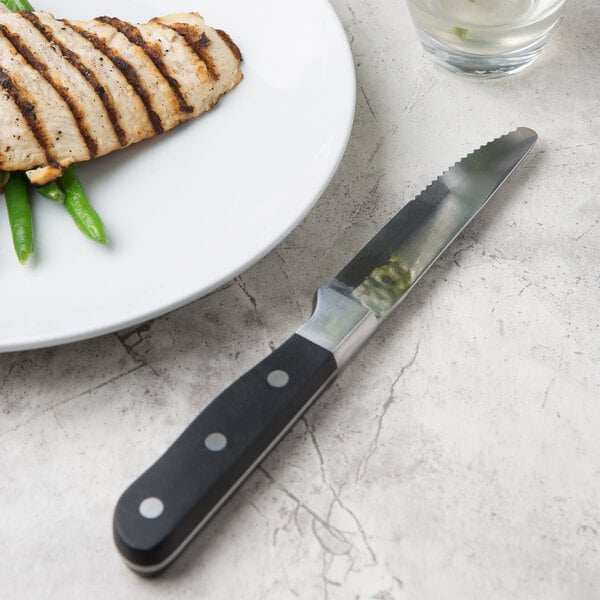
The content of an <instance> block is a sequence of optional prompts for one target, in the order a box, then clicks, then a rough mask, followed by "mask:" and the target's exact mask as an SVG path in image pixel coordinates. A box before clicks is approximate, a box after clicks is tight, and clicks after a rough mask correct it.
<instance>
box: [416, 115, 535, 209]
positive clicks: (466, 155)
mask: <svg viewBox="0 0 600 600" xmlns="http://www.w3.org/2000/svg"><path fill="white" fill-rule="evenodd" d="M521 130H523V131H528V132H529V133H530V134H533V144H532V145H531V147H533V146H534V145H535V143H536V142H537V140H538V134H537V132H536V131H535V130H533V129H531V128H530V127H517V128H515V129H513V130H511V131H509V132H508V133H503V134H502V135H499V136H498V137H495V138H494V139H493V140H490V141H488V142H486V143H485V144H482V145H481V146H479V147H478V148H475V149H474V150H471V152H469V153H468V154H465V155H464V156H463V157H462V158H460V159H459V160H457V161H456V162H455V163H454V164H452V165H450V166H449V167H448V168H447V169H446V170H445V171H444V172H442V173H441V174H440V175H438V176H437V177H436V178H435V179H432V180H431V182H430V183H429V184H427V186H425V187H424V188H423V189H422V190H421V191H420V192H419V193H417V194H415V196H414V197H415V199H416V198H418V197H419V196H421V195H422V194H424V193H425V192H427V191H428V190H429V189H430V188H431V187H433V185H434V184H435V183H437V182H438V181H440V180H441V179H443V178H444V177H445V176H446V175H447V174H448V173H449V172H450V171H452V169H455V168H456V167H457V166H458V165H459V164H460V163H461V162H463V161H464V160H466V159H467V158H469V157H470V156H473V155H474V154H475V153H476V152H479V151H480V150H483V149H484V148H487V146H491V145H492V144H494V143H496V142H497V141H498V140H500V139H502V138H507V137H508V136H510V135H513V134H515V133H517V132H518V131H521ZM529 150H531V148H530V149H529ZM529 150H528V152H529ZM525 154H527V152H526V153H525Z"/></svg>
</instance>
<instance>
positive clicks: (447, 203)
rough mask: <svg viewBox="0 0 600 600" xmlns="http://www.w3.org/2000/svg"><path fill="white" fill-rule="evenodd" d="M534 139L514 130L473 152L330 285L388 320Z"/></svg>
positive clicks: (529, 132)
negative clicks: (397, 305)
mask: <svg viewBox="0 0 600 600" xmlns="http://www.w3.org/2000/svg"><path fill="white" fill-rule="evenodd" d="M536 140H537V134H536V133H535V131H532V130H531V129H527V128H524V127H522V128H519V129H517V130H516V131H513V132H511V133H509V134H507V135H503V136H502V137H499V138H498V139H496V140H494V141H492V142H490V143H488V144H486V145H485V146H482V147H481V148H479V149H478V150H475V151H474V152H472V153H471V154H469V155H468V156H466V157H465V158H463V159H462V160H460V161H459V162H457V163H456V164H455V165H454V166H453V167H451V168H450V169H448V171H446V172H445V173H444V174H443V175H441V176H440V177H438V178H437V179H436V180H435V181H433V182H432V183H431V184H430V185H429V186H428V187H427V188H426V189H425V190H423V191H422V192H421V193H420V194H419V195H418V196H417V197H416V198H415V199H414V200H412V201H411V202H409V203H408V204H407V205H406V206H405V207H404V208H403V209H402V210H401V211H400V212H399V213H398V214H397V215H396V216H395V217H394V218H393V219H392V220H391V221H390V222H389V223H388V224H387V225H386V226H385V227H384V228H383V229H382V230H381V231H380V232H379V233H378V234H377V235H376V236H375V237H374V238H373V239H372V240H371V241H370V242H369V243H368V244H367V245H366V246H365V247H364V248H363V249H362V250H361V251H360V252H359V253H358V254H357V255H356V256H355V257H354V258H353V259H352V260H351V261H350V262H349V263H348V265H346V266H345V267H344V268H343V269H342V270H341V271H340V273H338V275H337V276H336V277H335V278H334V279H333V280H332V281H331V282H330V283H329V286H330V287H332V288H333V289H336V290H338V291H341V292H342V293H344V294H347V295H351V296H352V297H353V298H356V299H357V300H358V301H359V302H361V304H363V305H364V306H366V307H367V308H368V309H369V310H371V311H372V312H373V313H374V314H375V316H376V317H378V318H384V317H385V316H387V315H388V314H389V313H390V312H391V311H392V310H393V309H394V307H395V306H396V304H398V302H400V301H401V300H402V298H404V296H405V295H406V294H407V293H408V292H409V291H410V289H411V288H412V287H413V286H414V285H415V284H416V283H417V281H419V279H420V278H421V277H422V276H423V275H424V273H425V272H426V271H427V269H429V267H430V266H431V265H432V264H433V263H434V262H435V261H436V259H437V258H438V257H439V256H440V255H441V254H442V253H443V252H444V250H445V249H446V248H447V247H448V246H449V245H450V244H451V243H452V241H453V240H454V239H455V238H456V237H457V236H458V235H459V234H460V232H461V231H462V230H463V229H464V228H465V227H466V226H467V224H468V223H469V222H470V221H471V220H472V219H473V217H474V216H475V215H476V214H477V213H478V212H479V211H480V210H481V209H482V208H483V207H484V206H485V204H486V203H487V201H488V200H489V199H490V198H491V197H492V196H493V195H494V193H495V192H496V191H497V190H498V188H499V187H500V186H501V185H502V184H503V183H504V181H505V180H506V179H507V178H508V176H509V175H510V174H511V173H512V172H513V171H514V169H515V168H516V167H517V166H518V165H519V163H520V162H521V161H522V160H523V158H525V156H526V155H527V153H528V152H529V150H531V148H532V147H533V146H534V144H535V142H536Z"/></svg>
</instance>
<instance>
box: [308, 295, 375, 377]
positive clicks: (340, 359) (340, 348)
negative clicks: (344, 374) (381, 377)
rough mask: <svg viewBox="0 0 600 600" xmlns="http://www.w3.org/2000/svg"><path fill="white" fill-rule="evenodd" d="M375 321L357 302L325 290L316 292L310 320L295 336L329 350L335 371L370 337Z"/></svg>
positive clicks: (370, 313)
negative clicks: (334, 363)
mask: <svg viewBox="0 0 600 600" xmlns="http://www.w3.org/2000/svg"><path fill="white" fill-rule="evenodd" d="M378 324H379V322H378V320H377V317H376V316H375V315H374V314H373V313H372V312H371V311H370V310H369V309H368V308H365V307H364V306H363V305H362V304H361V303H360V302H358V301H357V300H354V299H353V298H351V297H349V296H346V295H345V294H342V293H340V292H338V291H336V290H334V289H332V288H330V287H328V286H322V287H320V288H319V291H318V292H317V306H316V308H315V312H314V313H313V315H312V317H311V318H310V319H309V320H308V321H307V322H306V323H305V324H304V325H303V326H302V327H300V329H298V331H297V332H296V333H297V334H298V335H301V336H302V337H304V338H306V339H307V340H310V341H311V342H313V343H315V344H317V345H319V346H321V348H325V349H326V350H329V351H330V352H331V353H332V354H333V355H334V357H335V362H336V364H337V365H338V369H340V368H342V367H343V366H344V365H345V364H346V363H347V362H348V361H349V360H350V359H351V358H352V356H353V355H354V354H355V353H356V352H357V351H358V350H359V349H360V348H361V347H362V345H363V344H364V343H365V342H366V341H367V340H368V339H369V338H370V337H371V335H372V334H373V332H374V331H375V329H377V325H378Z"/></svg>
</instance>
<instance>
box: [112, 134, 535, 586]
mask: <svg viewBox="0 0 600 600" xmlns="http://www.w3.org/2000/svg"><path fill="white" fill-rule="evenodd" d="M536 140H537V134H536V133H535V132H534V131H533V130H531V129H528V128H525V127H522V128H519V129H516V130H515V131H512V132H511V133H508V134H507V135H504V136H502V137H499V138H497V139H496V140H494V141H492V142H490V143H488V144H486V145H485V146H482V147H481V148H479V149H478V150H476V151H475V152H473V153H471V154H469V155H468V156H466V157H465V158H463V159H462V160H460V161H459V162H458V163H456V164H455V165H454V166H453V167H451V168H450V169H449V170H448V171H446V172H445V173H444V174H443V175H441V176H440V177H438V178H437V179H436V180H434V181H433V182H432V183H431V184H430V185H429V186H428V187H427V188H426V189H425V190H424V191H423V192H421V193H420V194H419V195H418V196H417V197H416V198H415V199H414V200H412V201H411V202H409V203H408V204H406V206H404V208H402V210H400V212H398V213H397V214H396V216H395V217H393V218H392V220H391V221H389V223H387V225H385V226H384V227H383V229H381V231H379V233H377V234H376V235H375V237H373V239H371V241H370V242H368V243H367V245H366V246H365V247H364V248H363V249H362V250H361V251H360V252H359V253H358V254H357V255H356V256H355V257H354V258H353V259H352V260H351V261H350V262H349V263H348V264H347V265H346V266H345V267H344V268H343V269H342V270H341V271H340V273H338V274H337V275H336V277H335V278H334V279H332V280H331V281H330V282H329V283H328V284H326V285H324V286H322V287H321V288H319V290H318V292H317V303H316V308H315V311H314V313H313V315H312V317H311V318H310V320H309V321H307V322H306V323H305V324H304V325H302V327H300V329H298V330H297V331H296V333H295V334H294V335H292V337H290V338H289V339H288V340H287V341H286V342H285V343H284V344H283V345H281V346H280V347H279V348H278V349H277V350H275V351H274V352H273V353H272V354H271V355H270V356H268V357H267V358H265V359H264V360H263V361H262V362H260V363H259V364H258V365H256V366H255V367H254V368H253V369H251V370H250V371H248V372H247V373H246V374H245V375H242V376H241V377H240V378H239V379H238V380H237V381H235V383H233V384H232V385H231V386H230V387H229V388H227V389H226V390H225V391H224V392H223V393H222V394H220V395H219V396H218V397H217V398H216V399H215V400H213V401H212V402H211V403H210V404H209V405H208V406H207V407H206V408H205V409H204V410H203V411H202V413H201V414H200V415H199V416H198V417H197V418H196V419H195V420H194V421H193V422H192V423H191V425H189V426H188V428H187V429H186V430H185V431H184V432H183V433H182V434H181V435H180V437H179V438H178V439H177V440H176V441H175V442H174V443H173V445H172V446H171V447H170V448H169V449H168V450H167V451H166V452H165V453H164V454H163V455H162V457H160V458H159V459H158V461H157V462H156V463H155V464H154V465H152V466H151V467H150V468H149V469H148V470H147V471H146V472H145V473H143V474H142V475H141V476H140V477H139V478H138V479H137V480H136V481H135V482H134V483H133V484H132V485H131V486H130V487H129V488H128V489H127V490H126V491H125V492H124V493H123V495H122V496H121V498H120V499H119V501H118V503H117V506H116V508H115V513H114V520H113V534H114V539H115V543H116V546H117V548H118V549H119V551H120V552H121V554H122V556H123V558H124V560H125V562H126V564H127V565H128V566H129V567H130V568H131V569H133V570H134V571H136V572H138V573H140V574H142V575H154V574H157V573H159V572H160V571H162V570H163V569H164V568H165V567H167V566H168V565H169V564H170V563H171V562H172V561H173V560H174V559H175V558H176V557H177V556H178V555H179V553H180V552H181V551H182V550H183V549H184V548H185V547H186V545H187V544H188V543H189V542H190V541H191V540H192V539H193V537H194V536H195V535H196V534H197V533H198V532H199V531H200V529H201V528H202V527H203V526H204V525H205V524H206V523H207V522H208V520H209V519H210V518H211V517H212V516H213V515H214V514H215V513H216V511H217V510H218V509H219V508H220V507H221V506H222V505H223V504H224V503H225V501H226V500H227V499H228V498H229V497H230V496H231V495H232V494H233V492H234V491H235V490H236V489H237V488H238V487H239V485H240V484H241V483H242V482H243V481H244V480H245V479H246V478H247V477H248V476H249V475H250V473H251V472H252V471H253V470H254V468H255V467H256V466H258V464H259V463H260V462H261V461H262V460H263V458H265V456H266V455H267V454H268V453H269V451H270V450H272V449H273V447H274V446H275V445H276V444H277V443H278V442H279V440H281V438H282V437H283V436H284V435H285V433H286V432H287V431H288V430H289V429H290V428H291V427H292V425H293V424H294V423H295V422H296V421H297V420H298V418H299V417H300V416H301V415H302V414H303V412H304V411H305V410H306V409H307V408H308V407H309V406H310V405H311V403H312V402H313V401H314V400H315V399H316V398H317V397H318V395H319V394H320V393H321V392H322V391H323V390H324V389H325V387H326V386H327V385H328V384H329V383H330V382H331V381H332V380H333V378H334V377H335V376H336V374H337V373H338V372H339V371H340V369H341V368H342V367H344V365H346V364H347V363H348V361H349V360H350V359H351V358H352V356H353V354H354V353H355V352H356V351H357V350H358V349H359V348H360V347H361V346H362V345H363V344H364V343H365V342H366V340H367V339H368V338H369V337H370V336H371V335H372V334H373V332H374V331H375V330H376V328H377V327H378V325H379V324H380V323H381V322H382V321H383V320H384V319H385V317H386V316H387V315H388V314H390V312H391V311H392V310H393V309H394V308H395V307H396V306H397V305H398V304H399V303H400V301H401V300H402V299H403V298H404V297H405V296H406V295H407V294H408V292H409V291H410V290H411V289H412V288H413V286H414V285H415V284H416V283H417V282H418V281H419V279H420V278H421V277H422V276H423V274H424V273H425V272H426V271H427V270H428V269H429V267H430V266H431V265H432V264H433V263H434V262H435V260H436V259H437V258H438V257H439V256H440V255H441V254H442V252H444V250H445V249H446V248H447V247H448V246H449V245H450V244H451V242H452V241H453V240H454V239H455V238H456V237H457V236H458V234H459V233H460V232H461V231H462V230H463V229H464V228H465V226H466V225H467V224H468V223H469V222H470V221H471V219H473V217H474V216H475V215H476V214H477V213H478V212H479V211H480V210H481V209H482V207H483V206H484V205H485V204H486V202H487V201H488V200H489V199H490V198H491V197H492V196H493V195H494V193H495V192H496V191H497V190H498V188H499V187H500V186H501V185H502V184H503V183H504V181H505V180H506V179H507V178H508V177H509V175H510V174H511V173H512V172H513V171H514V169H515V168H516V167H517V166H518V165H519V164H520V163H521V161H522V160H523V159H524V158H525V156H526V155H527V153H528V152H529V151H530V150H531V148H532V147H533V146H534V144H535V142H536Z"/></svg>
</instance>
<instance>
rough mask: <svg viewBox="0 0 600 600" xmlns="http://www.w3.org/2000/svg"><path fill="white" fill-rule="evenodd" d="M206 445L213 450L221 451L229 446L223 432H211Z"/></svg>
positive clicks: (205, 442)
mask: <svg viewBox="0 0 600 600" xmlns="http://www.w3.org/2000/svg"><path fill="white" fill-rule="evenodd" d="M204 445H205V446H206V447H207V448H208V449H209V450H210V451H211V452H221V450H224V449H225V447H226V446H227V438H226V437H225V436H224V435H223V434H222V433H211V434H210V435H207V436H206V439H205V440H204Z"/></svg>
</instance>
